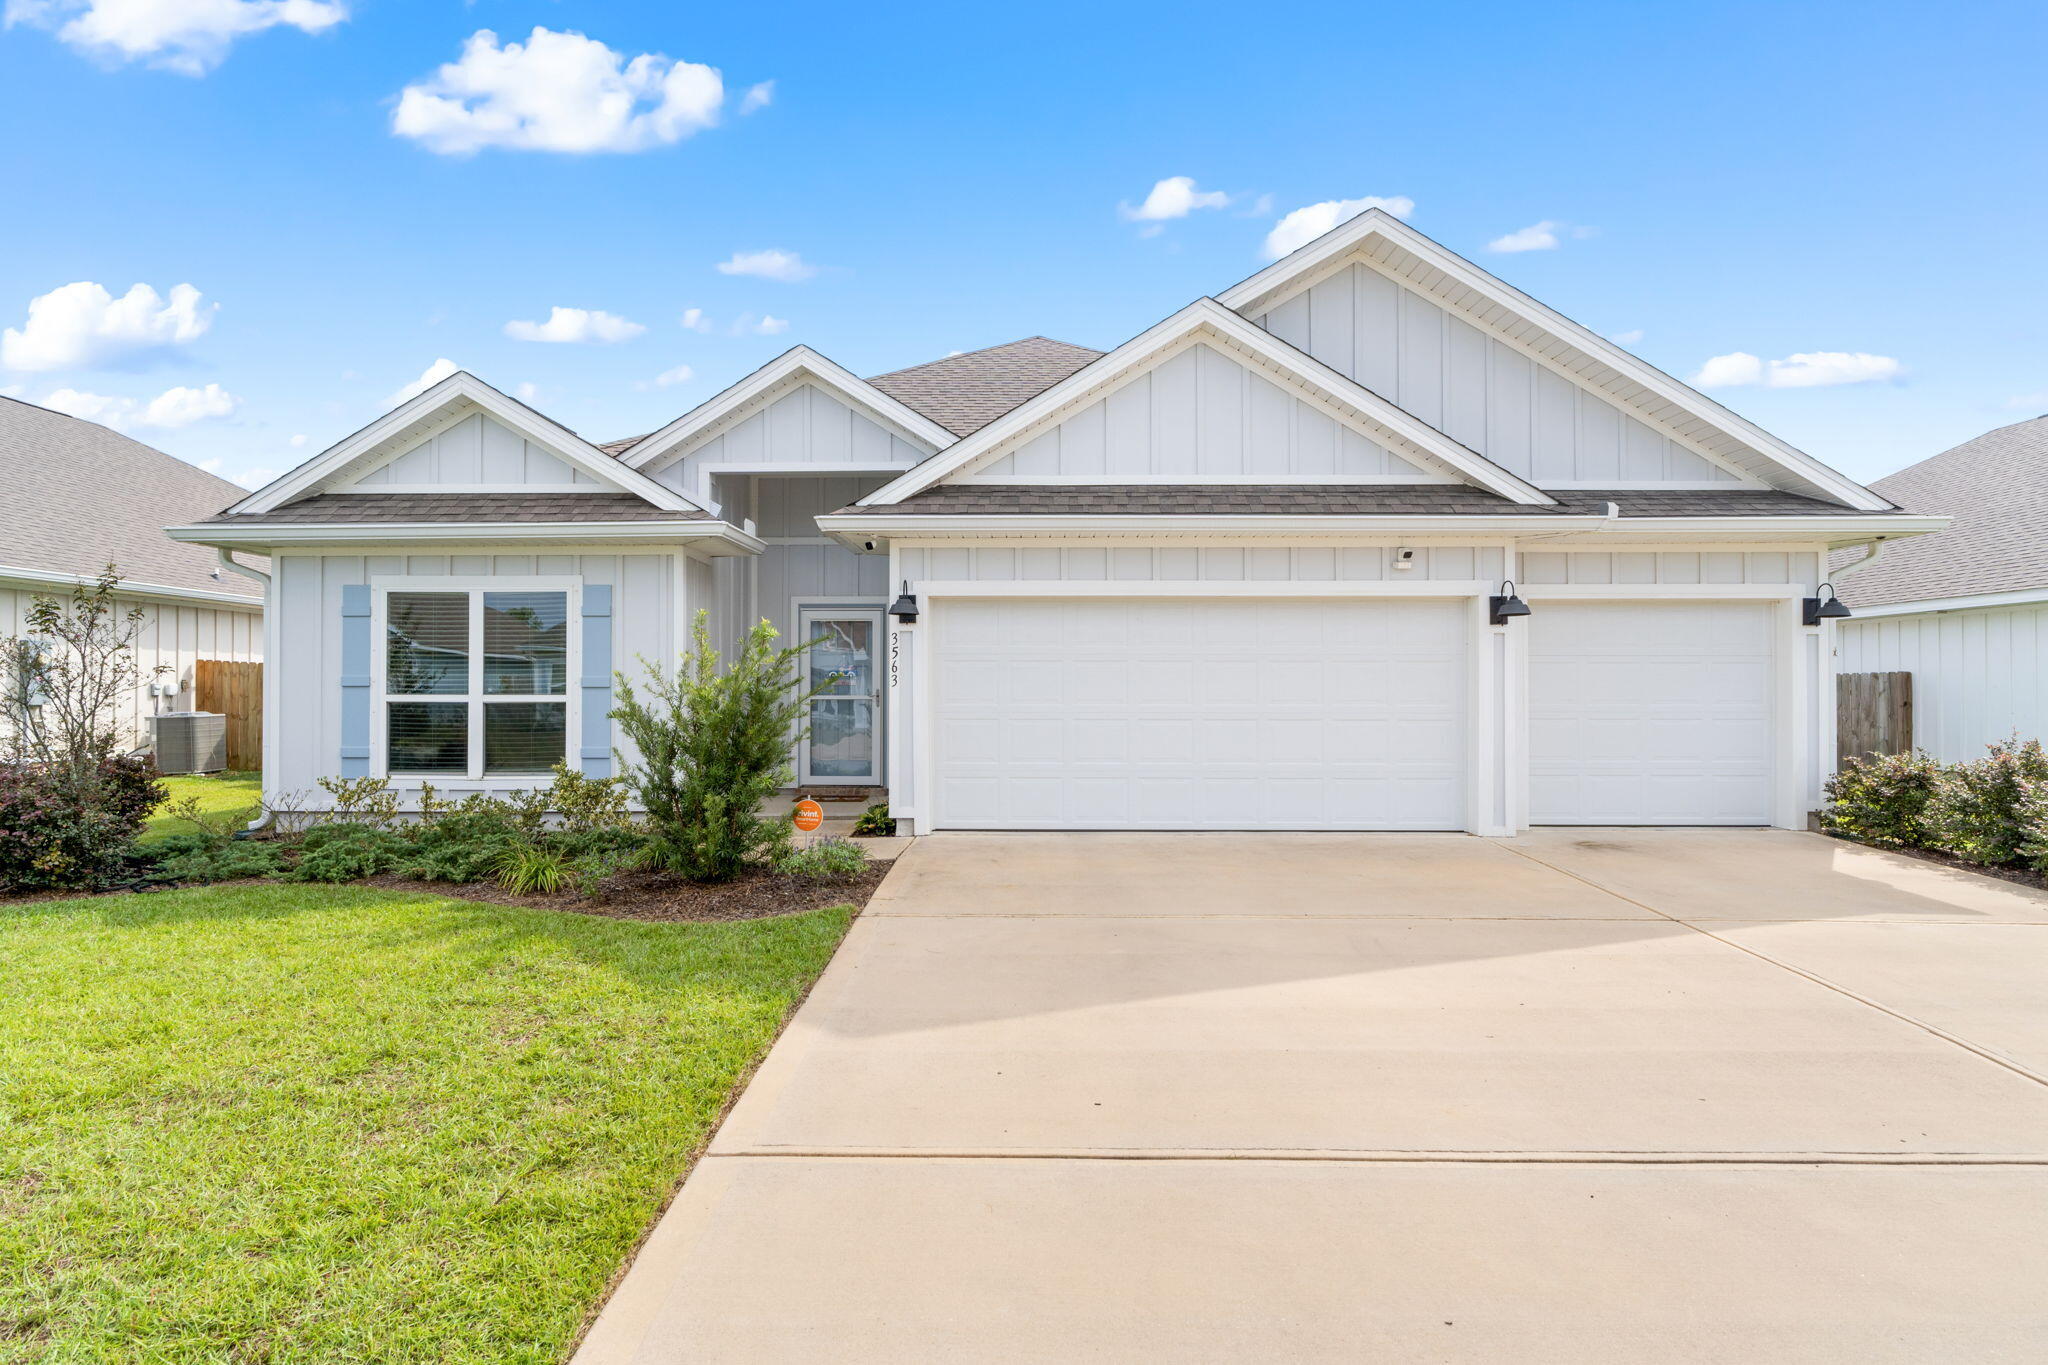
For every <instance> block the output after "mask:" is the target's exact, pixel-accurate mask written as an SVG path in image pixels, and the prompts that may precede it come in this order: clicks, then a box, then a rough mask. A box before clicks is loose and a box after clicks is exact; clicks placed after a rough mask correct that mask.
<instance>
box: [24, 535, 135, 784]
mask: <svg viewBox="0 0 2048 1365" xmlns="http://www.w3.org/2000/svg"><path fill="white" fill-rule="evenodd" d="M120 585H121V576H120V573H119V572H118V571H117V570H116V569H115V567H114V566H113V565H112V564H109V565H107V567H106V569H105V570H104V571H103V572H101V573H100V574H99V576H98V577H97V578H96V579H95V580H94V581H93V582H91V583H81V584H79V585H78V586H77V587H75V588H73V589H72V590H71V594H70V596H69V597H68V598H57V597H50V596H47V595H40V596H37V597H35V598H34V599H32V600H31V601H30V603H29V606H28V610H27V611H25V612H23V613H22V623H23V625H24V626H25V627H26V628H27V629H26V633H25V634H22V635H9V636H0V760H4V761H6V762H8V763H14V764H21V765H24V766H33V767H36V768H44V769H53V770H55V771H56V772H58V773H59V774H61V775H62V776H63V777H64V779H65V780H66V781H68V782H70V783H73V784H77V785H79V786H82V785H83V784H85V783H86V782H88V781H89V780H90V779H91V777H92V775H93V774H94V773H96V772H98V771H99V770H100V769H101V767H102V765H104V764H105V763H106V762H107V761H108V760H109V759H112V758H114V757H115V756H116V755H117V754H119V753H120V752H121V750H122V749H123V747H125V746H124V744H123V741H122V732H121V726H120V722H119V719H118V718H119V715H120V709H121V704H122V703H123V701H125V700H126V698H127V697H128V696H129V695H130V694H131V693H132V692H133V691H134V690H135V687H136V685H137V684H138V683H140V682H141V681H142V678H143V669H142V665H141V663H140V662H139V660H138V659H137V657H136V652H135V644H136V640H137V639H138V638H139V637H140V636H141V634H142V626H143V619H144V618H143V612H142V608H141V607H139V606H129V607H127V608H125V609H124V608H123V607H122V605H121V603H120V601H119V599H118V598H117V597H116V596H115V593H116V592H117V590H118V589H119V588H120ZM171 671H173V670H172V669H171V668H170V667H169V666H168V665H159V666H158V667H156V668H153V669H151V670H150V671H149V676H151V677H156V676H158V675H161V674H164V673H168V672H171ZM158 799H159V800H161V799H162V798H161V796H159V798H158Z"/></svg>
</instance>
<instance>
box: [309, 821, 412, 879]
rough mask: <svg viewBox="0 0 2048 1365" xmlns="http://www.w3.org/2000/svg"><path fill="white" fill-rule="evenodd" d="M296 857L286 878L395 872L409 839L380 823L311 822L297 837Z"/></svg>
mask: <svg viewBox="0 0 2048 1365" xmlns="http://www.w3.org/2000/svg"><path fill="white" fill-rule="evenodd" d="M299 848H300V852H299V861H298V862H297V864H296V865H294V866H293V868H292V869H291V871H290V872H288V873H286V874H285V876H286V878H287V880H290V881H295V882H353V881H360V880H361V879H363V878H364V877H374V876H376V875H377V874H378V873H380V872H395V871H397V870H398V868H399V867H400V865H401V864H403V863H404V862H405V860H406V857H407V855H408V854H409V853H410V852H411V845H410V841H409V840H407V839H406V837H405V836H404V835H403V834H401V833H398V832H397V831H394V830H389V829H385V828H384V827H383V826H381V825H368V824H342V825H315V826H314V827H313V828H312V829H310V830H307V831H306V837H305V838H304V840H302V841H301V843H300V845H299Z"/></svg>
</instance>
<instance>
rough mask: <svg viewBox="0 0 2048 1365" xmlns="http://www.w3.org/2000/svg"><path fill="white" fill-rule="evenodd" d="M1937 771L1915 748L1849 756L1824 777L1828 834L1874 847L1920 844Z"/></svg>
mask: <svg viewBox="0 0 2048 1365" xmlns="http://www.w3.org/2000/svg"><path fill="white" fill-rule="evenodd" d="M1941 774H1942V765H1941V764H1939V763H1937V762H1935V761H1934V759H1933V757H1932V756H1931V755H1929V754H1926V753H1924V752H1922V751H1921V750H1919V749H1914V750H1913V751H1911V752H1910V753H1903V754H1885V755H1883V756H1881V757H1877V758H1867V759H1866V758H1852V759H1850V760H1848V761H1847V762H1846V763H1844V764H1843V765H1842V770H1841V771H1840V772H1839V773H1837V774H1836V775H1835V776H1834V778H1833V779H1831V780H1830V781H1829V782H1828V784H1827V787H1826V788H1825V790H1826V793H1827V799H1828V804H1827V806H1826V808H1825V809H1823V810H1822V812H1821V820H1822V822H1823V823H1824V824H1825V825H1826V827H1827V829H1828V831H1829V832H1830V833H1833V834H1839V835H1842V836H1843V837H1845V838H1849V839H1856V840H1859V841H1861V842H1863V843H1866V844H1875V845H1877V846H1878V847H1879V848H1919V847H1921V846H1922V845H1923V844H1925V843H1926V842H1927V829H1926V825H1925V818H1926V814H1927V803H1928V801H1929V800H1930V799H1932V797H1933V796H1934V788H1935V785H1936V783H1937V782H1939V781H1940V779H1941Z"/></svg>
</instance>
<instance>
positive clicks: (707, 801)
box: [611, 611, 815, 881]
mask: <svg viewBox="0 0 2048 1365" xmlns="http://www.w3.org/2000/svg"><path fill="white" fill-rule="evenodd" d="M707 615H708V614H707V613H705V612H701V611H700V612H698V613H697V622H696V628H695V631H694V632H693V636H692V647H691V650H690V652H689V653H688V654H686V655H684V656H683V659H682V661H681V663H680V664H679V665H678V666H677V667H676V669H675V671H674V672H673V673H672V674H667V675H664V674H662V673H660V672H658V671H656V670H654V669H653V668H650V669H649V670H648V671H649V672H650V674H652V679H651V681H650V682H649V683H648V684H647V687H648V691H649V693H650V694H651V695H650V697H649V699H648V700H647V701H642V700H641V698H640V696H639V695H638V693H637V692H636V691H635V690H634V688H633V686H632V684H631V683H630V682H628V681H627V680H626V678H625V676H624V675H623V674H621V675H618V695H619V704H618V706H617V707H616V708H615V709H614V710H613V711H612V713H611V714H612V718H613V719H615V720H617V721H618V722H619V728H620V729H621V730H622V731H624V732H625V735H626V737H627V738H628V739H629V740H631V741H632V743H633V745H634V747H635V748H637V749H638V750H639V753H640V761H639V763H637V764H631V765H628V767H627V769H626V774H625V778H626V783H627V785H628V786H630V787H631V788H632V789H633V791H634V793H635V794H636V795H637V796H638V797H639V798H640V803H641V804H642V805H643V806H645V807H646V809H647V821H648V841H647V846H646V848H645V849H644V850H643V852H642V858H641V860H642V863H643V864H644V865H645V866H649V867H659V868H664V869H666V870H668V871H671V872H679V873H681V874H682V875H684V876H685V877H689V878H691V879H692V880H694V881H729V880H731V879H732V878H733V877H736V876H738V875H739V874H740V872H741V871H743V870H744V869H745V868H746V867H747V866H749V865H750V864H757V863H767V864H770V865H772V864H774V863H776V862H777V861H779V859H780V857H781V855H782V852H783V850H784V849H786V848H787V847H788V846H789V825H788V823H787V822H785V821H783V820H780V819H774V818H766V819H764V818H763V817H762V815H761V813H760V812H761V806H762V804H763V803H764V802H766V801H767V800H768V799H769V798H770V797H772V796H773V795H774V794H775V791H776V789H777V788H778V787H780V786H782V785H783V784H784V783H786V782H788V781H789V779H790V771H789V746H790V743H791V741H792V740H793V739H801V738H802V735H803V727H802V726H801V724H800V722H801V721H802V719H803V717H804V715H805V712H806V710H807V709H808V708H807V705H806V704H807V703H808V702H809V700H810V698H811V696H813V695H815V694H814V693H807V692H802V691H799V690H798V683H797V669H796V661H797V659H798V658H799V657H801V656H802V654H803V651H804V649H805V646H803V645H798V646H795V647H793V648H790V649H777V648H776V647H775V638H776V636H775V628H774V627H773V626H771V625H769V624H768V623H767V622H766V621H763V622H761V623H760V624H759V625H757V626H755V627H754V628H753V630H751V631H750V632H748V634H747V641H746V645H745V647H744V648H743V649H742V650H741V651H740V656H739V658H737V659H735V660H734V661H733V663H732V666H731V667H730V668H727V669H724V670H722V671H721V670H720V668H719V656H718V652H717V651H716V650H714V649H713V648H712V647H711V635H710V630H709V627H708V626H707V625H706V620H707Z"/></svg>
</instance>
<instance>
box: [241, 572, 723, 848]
mask: <svg viewBox="0 0 2048 1365" xmlns="http://www.w3.org/2000/svg"><path fill="white" fill-rule="evenodd" d="M692 563H693V560H692V559H691V557H689V556H686V555H684V554H682V553H680V552H674V551H633V552H628V553H618V552H589V553H580V554H578V553H551V554H533V553H530V552H526V553H521V552H516V551H514V552H506V553H487V552H482V551H479V550H478V549H477V548H475V547H463V549H462V550H461V551H460V552H457V553H437V552H435V547H431V546H422V547H420V549H419V551H418V552H408V553H405V554H369V555H363V554H328V553H298V554H294V553H289V552H286V553H281V554H279V555H278V556H277V557H276V558H275V559H273V560H272V573H273V575H274V576H275V583H274V584H273V587H272V592H273V593H274V594H275V601H276V602H277V620H276V622H275V629H276V632H277V635H276V639H277V651H276V652H277V657H276V659H275V660H273V661H272V664H271V666H270V668H268V669H266V670H265V673H266V676H265V678H264V683H265V688H264V705H265V709H266V712H267V715H266V718H265V722H266V723H265V726H264V751H265V760H266V762H265V771H264V774H263V791H264V797H265V799H266V800H268V801H271V802H273V803H276V802H278V801H280V800H289V801H290V802H291V803H292V804H294V805H295V806H296V807H297V808H299V809H319V808H321V806H322V805H323V804H324V802H325V800H326V793H324V792H322V791H321V790H320V789H319V786H318V779H320V778H321V777H326V776H332V775H333V774H335V773H336V772H338V771H339V769H340V749H341V684H340V679H341V590H342V588H343V586H344V585H347V584H351V583H369V582H371V581H372V580H373V579H379V578H387V577H401V576H403V577H408V578H413V579H417V580H418V582H417V587H418V589H419V590H421V591H431V590H432V589H433V588H434V586H435V580H436V579H446V578H450V577H455V578H464V579H471V578H490V577H532V576H544V577H564V578H575V579H580V580H581V581H582V582H584V583H608V584H611V585H612V587H613V590H614V591H613V601H612V623H613V635H612V662H613V666H614V667H615V668H617V669H618V670H619V671H620V672H623V673H625V674H626V675H627V676H628V677H632V676H635V675H636V674H638V673H639V672H640V663H639V661H640V658H641V657H642V656H644V657H645V658H647V659H649V660H651V661H653V662H655V663H657V664H663V665H667V664H672V663H673V661H674V659H675V657H676V654H677V652H678V650H679V645H680V642H681V640H682V639H683V636H682V633H681V632H682V630H683V629H684V628H685V626H686V622H687V619H688V613H689V611H690V610H692V609H693V607H694V605H695V603H694V601H693V600H692V596H691V594H692V591H693V589H701V587H702V586H703V585H704V584H705V583H706V582H707V581H708V580H707V578H706V576H705V575H703V574H702V573H701V572H694V573H693V572H692V571H691V565H692ZM382 644H383V642H382V641H378V640H372V641H371V644H370V647H371V652H372V655H373V657H375V656H376V653H377V651H378V650H380V649H381V648H382ZM374 704H375V703H374V702H373V705H374ZM574 742H575V737H574V735H573V734H572V736H571V743H572V744H573V743H574ZM613 742H614V743H615V744H616V743H618V742H619V735H618V732H617V727H616V726H614V727H613ZM372 766H373V769H374V767H375V766H377V763H376V759H375V758H374V757H373V759H372ZM518 785H519V784H516V783H505V782H502V781H497V780H490V781H464V780H460V779H448V780H446V781H443V782H436V783H435V787H436V789H437V790H440V791H442V792H444V793H446V794H449V795H453V796H461V795H464V794H466V793H468V792H472V791H487V792H491V793H494V794H501V795H502V794H504V793H506V792H509V791H511V790H514V789H516V787H517V786H518Z"/></svg>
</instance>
